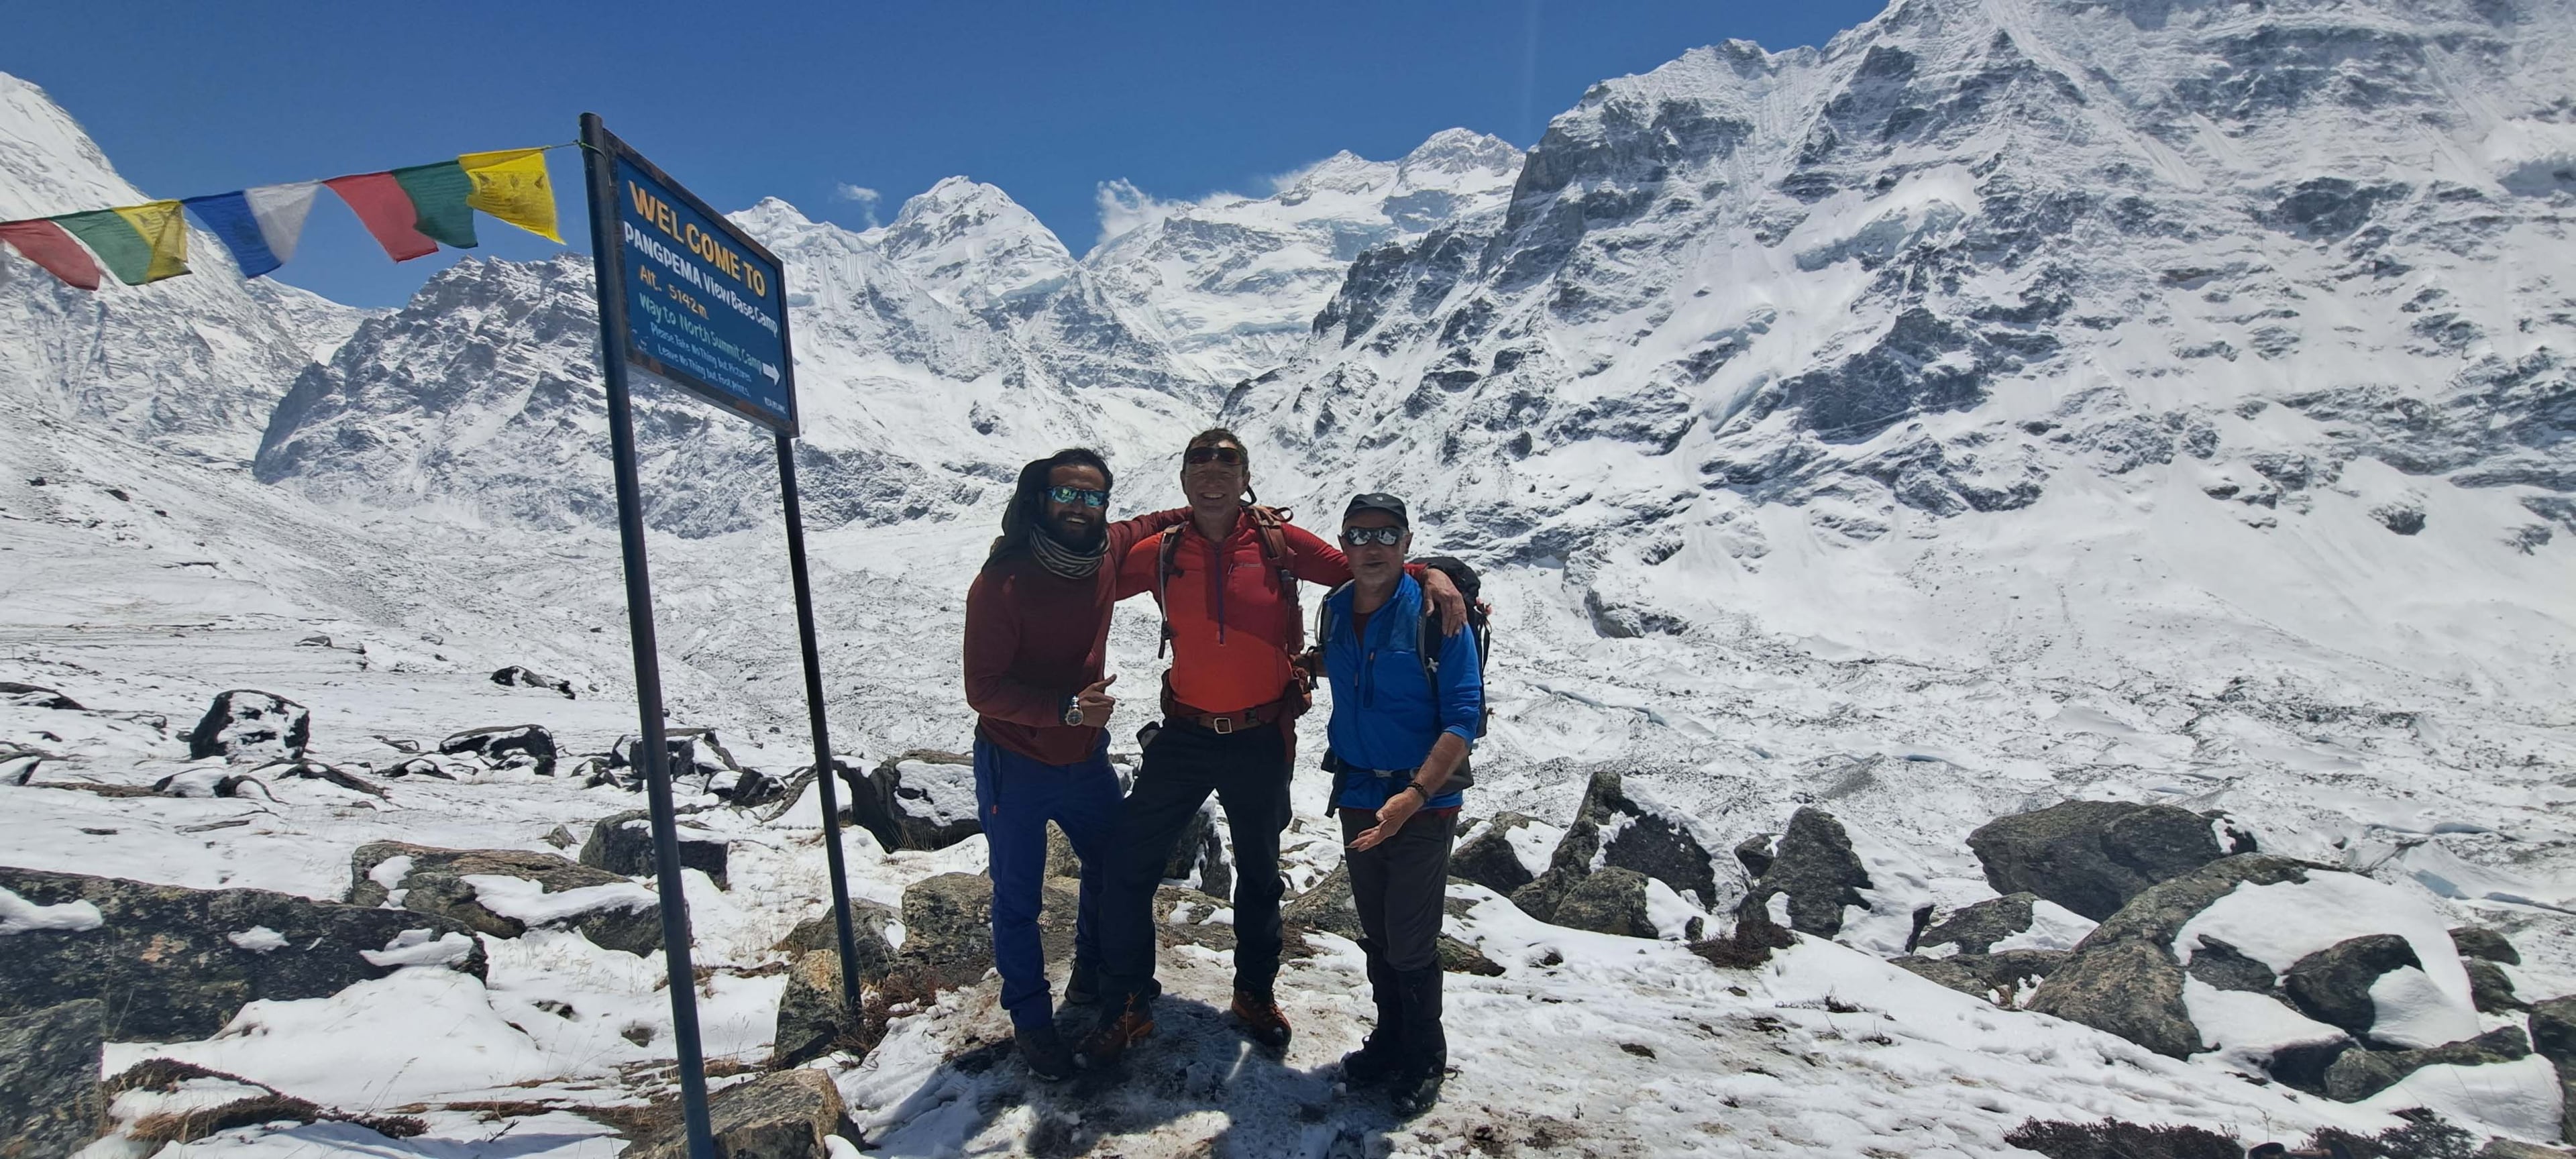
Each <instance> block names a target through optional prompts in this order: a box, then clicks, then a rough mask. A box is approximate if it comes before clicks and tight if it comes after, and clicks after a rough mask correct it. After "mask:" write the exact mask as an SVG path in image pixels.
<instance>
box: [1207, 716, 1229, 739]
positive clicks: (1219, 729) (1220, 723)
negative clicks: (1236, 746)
mask: <svg viewBox="0 0 2576 1159" xmlns="http://www.w3.org/2000/svg"><path fill="white" fill-rule="evenodd" d="M1209 727H1210V728H1213V729H1215V730H1216V734H1217V735H1218V736H1226V735H1229V734H1231V733H1233V732H1234V718H1233V717H1231V716H1219V717H1212V718H1210V720H1209Z"/></svg>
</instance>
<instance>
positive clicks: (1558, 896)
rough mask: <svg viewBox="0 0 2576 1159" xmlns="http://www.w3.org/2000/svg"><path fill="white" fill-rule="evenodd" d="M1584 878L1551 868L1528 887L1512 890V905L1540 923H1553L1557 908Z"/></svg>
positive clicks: (1574, 871) (1572, 871)
mask: <svg viewBox="0 0 2576 1159" xmlns="http://www.w3.org/2000/svg"><path fill="white" fill-rule="evenodd" d="M1584 876H1585V875H1584V874H1583V873H1581V872H1579V871H1578V870H1574V869H1557V868H1553V867H1551V868H1550V869H1549V870H1548V871H1547V872H1545V873H1542V874H1540V875H1538V877H1537V878H1535V879H1533V880H1532V881H1531V882H1530V883H1529V884H1528V885H1524V886H1522V887H1520V888H1519V889H1516V890H1513V891H1512V904H1513V905H1515V906H1518V907H1520V911H1521V912H1522V913H1525V914H1528V915H1529V916H1531V917H1534V918H1537V919H1538V920H1540V921H1543V922H1553V921H1555V920H1556V908H1557V906H1558V905H1560V904H1562V903H1563V902H1564V901H1565V895H1567V894H1569V893H1572V892H1574V887H1575V886H1577V885H1581V884H1582V883H1583V878H1584Z"/></svg>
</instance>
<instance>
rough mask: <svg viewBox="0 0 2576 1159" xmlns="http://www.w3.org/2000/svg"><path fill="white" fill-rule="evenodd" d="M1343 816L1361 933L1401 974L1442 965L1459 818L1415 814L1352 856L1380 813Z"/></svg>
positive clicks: (1445, 814) (1344, 843)
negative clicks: (1390, 834)
mask: <svg viewBox="0 0 2576 1159" xmlns="http://www.w3.org/2000/svg"><path fill="white" fill-rule="evenodd" d="M1339 812H1340V813H1341V815H1342V849H1343V851H1344V852H1343V854H1342V857H1343V863H1344V864H1346V865H1348V866H1349V867H1350V871H1351V900H1352V901H1353V902H1355V903H1357V904H1358V905H1359V911H1360V933H1361V934H1363V935H1365V936H1366V937H1367V938H1368V940H1369V941H1370V942H1371V943H1374V944H1375V945H1376V947H1377V951H1378V953H1379V954H1381V955H1383V956H1384V957H1385V958H1386V964H1387V965H1388V966H1389V967H1390V968H1392V969H1394V970H1396V971H1397V972H1399V973H1402V972H1404V971H1408V970H1419V969H1422V968H1423V967H1425V966H1435V965H1438V964H1439V962H1440V947H1439V941H1440V919H1441V918H1442V917H1444V916H1446V913H1447V904H1448V896H1449V843H1450V840H1451V839H1452V838H1453V837H1455V836H1456V835H1457V832H1458V815H1457V814H1456V813H1449V812H1443V813H1436V814H1435V813H1429V812H1422V813H1416V814H1414V815H1413V816H1411V817H1408V818H1406V819H1405V822H1404V828H1402V829H1398V830H1396V831H1395V836H1393V837H1390V838H1387V839H1386V841H1385V842H1383V843H1382V844H1380V845H1378V846H1377V847H1376V848H1374V849H1365V850H1360V851H1358V852H1351V851H1350V845H1351V842H1352V841H1354V840H1356V839H1358V837H1359V835H1360V834H1362V833H1366V832H1368V831H1369V829H1370V828H1372V827H1374V826H1375V825H1376V824H1377V814H1376V812H1375V811H1373V810H1364V809H1342V810H1339Z"/></svg>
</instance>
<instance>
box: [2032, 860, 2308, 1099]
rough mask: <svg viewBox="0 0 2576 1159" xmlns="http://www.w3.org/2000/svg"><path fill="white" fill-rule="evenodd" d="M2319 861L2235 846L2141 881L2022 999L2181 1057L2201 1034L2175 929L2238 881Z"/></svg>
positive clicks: (2194, 1048)
mask: <svg viewBox="0 0 2576 1159" xmlns="http://www.w3.org/2000/svg"><path fill="white" fill-rule="evenodd" d="M2213 844H2214V842H2213ZM1989 864H1990V865H1991V864H1992V863H1991V862H1989ZM2320 868H2321V867H2317V866H2311V865H2308V864H2306V863H2303V862H2298V861H2292V860H2290V859H2288V858H2283V857H2274V856H2271V855H2269V854H2262V853H2240V854H2237V855H2236V856H2233V857H2227V858H2222V859H2220V860H2217V861H2213V862H2210V863H2208V864H2206V865H2203V866H2200V867H2199V868H2197V869H2193V870H2191V871H2189V872H2187V873H2184V874H2183V875H2182V876H2180V877H2176V878H2173V879H2172V880H2169V881H2165V882H2162V883H2160V884H2157V885H2153V886H2149V887H2148V888H2147V889H2146V890H2145V891H2144V892H2141V893H2139V894H2138V895H2137V896H2135V897H2134V898H2132V899H2130V901H2129V904H2127V905H2126V906H2123V907H2121V908H2120V909H2119V910H2118V911H2117V912H2116V913H2114V914H2112V915H2111V917H2110V918H2109V919H2108V920H2105V921H2104V922H2103V923H2102V924H2101V925H2100V926H2099V927H2096V928H2095V929H2094V931H2093V932H2092V933H2090V934H2088V935H2086V936H2085V938H2084V940H2083V941H2082V942H2080V943H2077V945H2076V947H2075V950H2074V952H2073V953H2071V954H2070V955H2068V957H2067V958H2066V960H2065V961H2064V962H2062V963H2060V964H2059V965H2058V967H2057V969H2056V970H2055V971H2053V972H2051V973H2050V974H2049V976H2048V978H2047V980H2046V981H2044V982H2041V983H2040V986H2039V990H2038V991H2037V992H2036V993H2034V994H2032V995H2031V997H2030V1001H2029V1002H2027V1003H2025V1004H2024V1005H2025V1007H2026V1008H2027V1009H2031V1010H2036V1011H2039V1012H2040V1013H2042V1014H2051V1015H2055V1016H2057V1017H2059V1018H2063V1019H2066V1020H2067V1021H2069V1022H2080V1023H2083V1024H2084V1025H2086V1026H2090V1027H2093V1028H2094V1029H2096V1030H2102V1031H2107V1032H2109V1033H2112V1034H2116V1035H2118V1036H2120V1037H2122V1038H2125V1039H2128V1040H2129V1041H2131V1042H2134V1043H2137V1044H2138V1045H2140V1046H2143V1047H2146V1048H2147V1049H2149V1050H2152V1051H2154V1052H2156V1053H2158V1054H2161V1055H2166V1056H2168V1057H2171V1058H2186V1057H2189V1056H2190V1055H2192V1054H2194V1053H2197V1052H2198V1051H2200V1049H2201V1044H2202V1036H2201V1033H2200V1030H2199V1028H2198V1027H2195V1026H2194V1025H2192V1021H2191V1014H2190V1011H2189V1010H2188V1009H2187V1008H2185V1006H2184V1005H2183V1000H2182V985H2183V978H2184V977H2185V975H2184V972H2183V964H2182V963H2181V962H2179V961H2176V960H2175V959H2174V955H2173V950H2172V946H2173V941H2174V937H2175V935H2176V934H2177V933H2179V932H2180V931H2181V929H2182V927H2183V924H2184V923H2185V922H2188V921H2190V920H2191V919H2192V917H2193V915H2196V914H2198V913H2199V912H2200V911H2201V910H2203V909H2205V908H2207V907H2208V906H2209V904H2210V903H2211V902H2213V901H2216V900H2218V899H2219V898H2220V897H2223V896H2225V895H2226V894H2228V893H2229V892H2231V891H2233V890H2234V889H2235V888H2236V887H2237V886H2238V885H2239V884H2241V883H2245V882H2252V883H2253V884H2256V885H2275V884H2279V883H2282V882H2294V881H2306V880H2307V879H2308V874H2309V873H2310V872H2311V871H2312V870H2317V869H2320ZM2032 892H2038V891H2036V890H2034V891H2032ZM2040 896H2042V897H2046V896H2048V895H2047V894H2044V893H2043V894H2040ZM2058 904H2060V905H2067V903H2065V902H2063V901H2060V902H2058ZM2067 908H2069V909H2073V908H2074V907H2073V906H2071V905H2068V906H2067Z"/></svg>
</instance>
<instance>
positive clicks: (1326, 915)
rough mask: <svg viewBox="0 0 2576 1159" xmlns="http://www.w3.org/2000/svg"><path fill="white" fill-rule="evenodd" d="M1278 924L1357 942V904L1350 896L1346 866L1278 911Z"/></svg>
mask: <svg viewBox="0 0 2576 1159" xmlns="http://www.w3.org/2000/svg"><path fill="white" fill-rule="evenodd" d="M1279 924H1280V925H1282V926H1294V927H1296V928H1298V929H1301V930H1322V931H1323V932H1325V933H1328V934H1338V935H1340V936H1342V937H1345V938H1348V939H1350V940H1352V941H1354V942H1356V941H1358V940H1360V907H1359V902H1358V901H1357V900H1356V899H1354V898H1353V897H1352V896H1351V871H1350V867H1349V866H1347V865H1336V866H1334V867H1333V871H1332V872H1331V873H1327V874H1325V875H1324V879H1323V880H1321V881H1318V882H1316V883H1315V885H1314V888H1312V889H1309V890H1307V891H1306V892H1304V893H1301V894H1298V895H1297V899H1296V900H1295V901H1292V902H1289V903H1288V904H1287V905H1285V906H1282V907H1280V910H1279Z"/></svg>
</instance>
